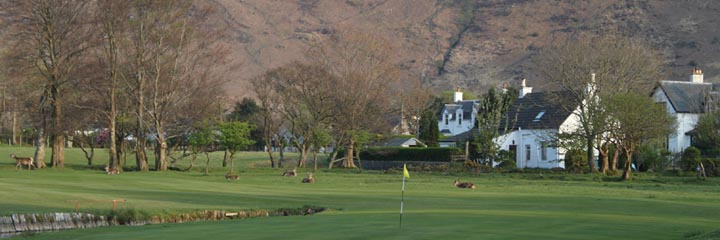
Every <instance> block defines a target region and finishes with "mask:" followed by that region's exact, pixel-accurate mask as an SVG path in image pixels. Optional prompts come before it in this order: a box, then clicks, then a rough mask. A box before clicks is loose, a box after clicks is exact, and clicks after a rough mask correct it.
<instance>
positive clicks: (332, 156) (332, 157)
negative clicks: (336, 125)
mask: <svg viewBox="0 0 720 240" xmlns="http://www.w3.org/2000/svg"><path fill="white" fill-rule="evenodd" d="M337 154H338V148H337V146H335V147H333V151H332V152H331V153H330V157H328V169H332V168H333V162H335V158H336V157H337Z"/></svg>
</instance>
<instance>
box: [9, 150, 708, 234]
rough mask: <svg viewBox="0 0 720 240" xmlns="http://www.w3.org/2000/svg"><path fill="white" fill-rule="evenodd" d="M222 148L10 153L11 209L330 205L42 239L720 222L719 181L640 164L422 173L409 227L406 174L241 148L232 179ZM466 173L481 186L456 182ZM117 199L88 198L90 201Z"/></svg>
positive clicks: (677, 226) (638, 229) (529, 230)
mask: <svg viewBox="0 0 720 240" xmlns="http://www.w3.org/2000/svg"><path fill="white" fill-rule="evenodd" d="M10 151H13V152H18V155H28V154H29V152H31V151H32V149H30V148H23V149H15V148H8V147H3V148H0V154H4V155H5V156H9V155H10V153H11V152H10ZM21 153H22V154H21ZM98 154H100V156H98V158H97V160H96V161H97V164H96V165H97V166H101V165H104V161H106V160H105V157H104V156H103V155H102V154H104V153H102V154H101V153H98ZM105 156H106V155H105ZM213 156H214V159H213V166H214V167H213V169H212V170H211V174H210V176H204V175H203V173H202V171H200V170H201V169H200V168H197V169H195V170H194V171H190V172H178V171H168V172H147V173H140V172H129V171H127V172H123V173H122V174H120V175H106V174H104V172H102V171H101V170H97V169H89V168H87V167H85V162H84V159H82V158H81V155H80V153H79V150H77V149H68V167H66V169H42V170H37V171H35V170H34V171H27V170H20V171H16V170H15V166H14V163H13V162H11V160H12V159H10V158H9V157H7V158H2V160H0V190H1V191H2V193H3V194H2V197H1V198H0V206H1V207H0V215H9V214H12V213H34V212H55V211H62V212H70V211H72V210H73V204H72V203H68V202H67V201H68V200H110V199H125V200H127V202H125V203H122V204H120V205H119V207H120V208H125V209H136V210H141V211H145V212H148V213H152V214H166V213H175V212H184V211H196V210H243V209H277V208H299V207H302V206H304V205H314V206H321V207H327V208H331V210H329V211H326V212H323V213H320V214H316V215H311V216H291V217H266V218H253V219H245V220H227V221H204V222H192V223H183V224H157V225H147V226H141V227H129V226H117V227H105V228H94V229H82V230H67V231H62V232H45V233H35V234H28V235H24V236H25V237H28V238H31V239H200V238H202V239H223V238H243V239H279V238H280V239H281V238H297V239H538V238H539V239H683V238H693V237H696V236H698V235H703V234H705V236H709V237H706V238H702V239H707V238H712V236H711V235H712V234H713V233H712V232H713V231H717V230H720V216H719V215H718V213H720V181H718V180H717V179H709V180H708V181H698V180H695V179H694V178H680V177H667V176H659V175H644V174H640V175H638V176H637V178H636V179H635V180H634V181H632V182H616V181H609V180H610V179H604V181H603V178H601V177H599V176H595V175H564V174H556V175H547V174H545V175H543V174H539V173H533V174H529V173H526V174H519V173H518V174H479V175H475V174H447V173H418V172H411V173H410V174H411V177H412V178H411V179H409V181H408V182H407V185H406V192H405V215H404V217H403V226H402V229H399V226H398V220H399V214H398V212H399V206H400V186H401V181H402V175H401V173H400V172H398V173H393V174H385V173H382V172H376V171H364V172H362V173H359V172H358V171H356V170H335V169H333V170H321V171H318V172H315V174H314V175H315V177H316V179H317V183H315V184H302V183H300V179H301V178H302V176H304V175H305V173H306V172H308V171H310V169H307V170H305V169H298V173H299V174H298V175H299V177H281V176H280V175H281V173H282V171H283V169H270V168H268V167H266V166H267V165H268V164H269V161H266V160H263V158H262V155H261V153H241V157H242V156H244V157H243V158H242V159H241V160H238V161H237V163H238V164H239V165H240V167H239V170H238V175H239V176H240V180H238V181H227V180H225V179H224V177H223V175H224V173H225V171H227V170H225V169H222V168H221V167H220V166H219V162H220V158H221V157H222V156H221V154H214V155H213ZM179 164H184V163H179ZM196 164H204V160H203V159H202V158H200V159H199V160H198V162H196ZM456 178H460V179H461V180H462V181H471V182H473V183H475V184H476V185H477V189H474V190H469V189H458V188H455V187H454V186H452V181H453V180H455V179H456ZM110 205H111V204H108V203H102V202H98V203H87V204H84V205H81V206H80V209H81V211H83V210H89V211H90V210H107V209H109V208H110ZM707 234H711V235H707ZM715 235H716V234H715ZM716 237H717V236H716Z"/></svg>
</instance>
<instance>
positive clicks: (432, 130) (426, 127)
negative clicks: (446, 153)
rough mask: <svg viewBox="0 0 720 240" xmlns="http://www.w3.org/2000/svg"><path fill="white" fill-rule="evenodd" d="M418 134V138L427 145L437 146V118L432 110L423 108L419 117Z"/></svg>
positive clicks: (438, 135) (438, 134)
mask: <svg viewBox="0 0 720 240" xmlns="http://www.w3.org/2000/svg"><path fill="white" fill-rule="evenodd" d="M419 130H420V131H419V132H420V134H419V136H418V138H419V139H420V141H423V142H424V143H425V144H426V145H427V146H428V147H437V146H439V145H438V138H439V137H440V130H439V129H438V119H437V116H435V113H433V111H432V110H425V111H424V112H423V114H422V116H421V118H420V129H419Z"/></svg>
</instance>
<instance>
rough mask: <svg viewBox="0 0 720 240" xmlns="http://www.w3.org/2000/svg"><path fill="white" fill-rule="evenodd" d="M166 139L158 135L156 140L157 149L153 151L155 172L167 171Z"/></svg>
mask: <svg viewBox="0 0 720 240" xmlns="http://www.w3.org/2000/svg"><path fill="white" fill-rule="evenodd" d="M167 148H168V145H167V139H165V137H164V136H162V135H160V137H158V140H157V147H156V149H155V171H167V169H168V161H167V156H166V155H167Z"/></svg>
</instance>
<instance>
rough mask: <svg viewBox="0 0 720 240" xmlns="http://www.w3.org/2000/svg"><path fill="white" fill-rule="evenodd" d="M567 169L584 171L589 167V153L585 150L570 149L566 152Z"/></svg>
mask: <svg viewBox="0 0 720 240" xmlns="http://www.w3.org/2000/svg"><path fill="white" fill-rule="evenodd" d="M565 169H567V170H568V171H569V172H578V173H582V172H583V171H584V170H585V169H587V155H586V154H585V151H583V150H577V149H573V150H568V151H567V153H565Z"/></svg>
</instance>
